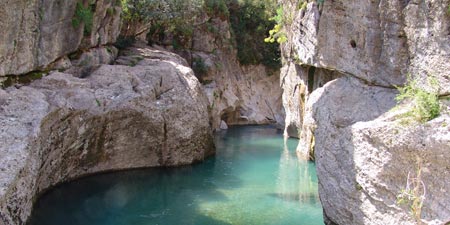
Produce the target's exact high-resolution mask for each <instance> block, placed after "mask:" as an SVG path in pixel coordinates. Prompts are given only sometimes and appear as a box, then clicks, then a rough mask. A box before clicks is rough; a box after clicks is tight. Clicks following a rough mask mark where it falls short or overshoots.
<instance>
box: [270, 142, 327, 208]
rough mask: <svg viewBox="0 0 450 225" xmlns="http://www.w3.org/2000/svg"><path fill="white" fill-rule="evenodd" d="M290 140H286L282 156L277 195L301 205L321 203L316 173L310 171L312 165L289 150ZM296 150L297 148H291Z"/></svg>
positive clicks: (301, 156)
mask: <svg viewBox="0 0 450 225" xmlns="http://www.w3.org/2000/svg"><path fill="white" fill-rule="evenodd" d="M289 141H290V140H289V139H288V138H284V148H283V151H282V153H281V156H280V162H279V169H278V177H277V193H276V195H277V196H278V197H279V198H281V199H283V200H285V201H298V202H299V203H300V204H305V203H306V204H311V203H316V202H318V201H319V195H318V186H317V178H316V176H313V174H315V171H310V170H311V169H312V170H314V168H311V163H310V162H308V160H307V159H306V158H305V157H303V155H302V154H298V153H297V152H296V151H295V150H290V149H289ZM291 149H295V147H291Z"/></svg>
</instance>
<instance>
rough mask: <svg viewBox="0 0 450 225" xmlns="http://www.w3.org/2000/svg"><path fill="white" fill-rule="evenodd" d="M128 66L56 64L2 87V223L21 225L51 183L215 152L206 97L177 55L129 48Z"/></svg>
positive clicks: (193, 159)
mask: <svg viewBox="0 0 450 225" xmlns="http://www.w3.org/2000/svg"><path fill="white" fill-rule="evenodd" d="M132 53H136V54H139V55H138V56H136V55H128V56H122V59H123V60H126V57H129V58H136V57H138V58H140V59H141V60H140V61H139V62H138V63H137V64H136V65H134V66H132V67H131V66H126V65H101V66H99V67H98V68H97V69H96V70H94V71H93V72H92V73H91V74H89V75H88V76H85V77H84V78H77V77H74V76H72V75H71V74H67V73H60V72H53V73H51V74H50V75H48V76H46V77H44V78H43V79H40V80H37V81H34V82H32V83H31V84H30V85H28V86H23V87H20V88H15V87H10V88H7V89H6V90H0V125H1V126H0V142H1V143H2V145H1V146H0V155H1V157H0V224H2V225H3V224H5V225H7V224H24V223H25V221H26V220H27V217H28V216H29V215H30V211H31V207H32V204H33V201H35V200H36V198H37V196H39V195H40V194H41V193H43V191H45V190H46V189H48V188H49V187H51V186H53V185H55V184H58V183H60V182H65V181H69V180H72V179H74V178H77V177H80V176H84V175H88V174H93V173H98V172H105V171H112V170H121V169H129V168H141V167H154V166H179V165H186V164H191V163H194V162H197V161H201V160H203V159H204V158H205V157H207V156H208V155H211V154H213V153H214V144H213V142H212V140H213V139H212V131H211V128H210V125H209V119H208V111H207V107H208V99H207V97H206V95H205V94H204V92H203V90H202V87H201V84H200V83H199V82H198V80H197V78H196V77H195V76H194V74H193V72H192V70H191V69H190V68H189V67H188V65H187V63H186V61H185V60H184V59H182V58H181V57H179V56H177V55H175V54H173V53H168V52H162V51H159V50H154V49H149V48H139V47H135V48H134V49H133V50H130V51H129V54H132Z"/></svg>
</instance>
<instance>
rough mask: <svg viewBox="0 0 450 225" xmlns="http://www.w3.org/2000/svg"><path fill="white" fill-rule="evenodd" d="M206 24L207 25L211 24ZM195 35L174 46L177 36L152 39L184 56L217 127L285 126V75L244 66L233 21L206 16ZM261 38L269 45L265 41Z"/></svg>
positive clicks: (196, 28) (258, 66)
mask: <svg viewBox="0 0 450 225" xmlns="http://www.w3.org/2000/svg"><path fill="white" fill-rule="evenodd" d="M205 21H206V22H205ZM196 23H197V25H196V26H195V27H194V28H193V32H192V37H189V38H187V40H184V42H185V44H184V45H183V46H174V44H173V43H174V35H173V34H170V33H166V34H165V35H164V37H165V38H163V39H162V40H154V39H150V40H149V42H151V43H152V44H153V45H154V46H159V47H161V48H162V49H166V50H171V51H173V52H175V53H177V54H179V55H181V56H182V57H184V58H185V59H186V60H187V61H188V62H189V63H190V64H191V67H192V68H193V69H194V71H195V73H196V76H197V77H198V79H199V80H200V82H201V83H202V84H203V87H204V90H205V92H206V94H207V96H208V99H209V102H210V104H209V107H208V110H209V112H210V116H211V123H212V126H213V128H214V129H219V128H220V125H221V124H222V127H224V126H225V127H226V125H243V124H270V123H277V124H282V123H284V112H283V107H282V101H281V93H282V90H281V87H280V83H279V75H278V74H279V71H277V70H273V69H270V68H268V67H266V66H264V65H262V64H257V65H241V64H240V63H239V61H238V59H237V50H236V47H235V44H233V43H234V42H236V41H239V40H234V38H235V37H233V36H232V35H231V28H230V21H229V18H227V17H212V16H209V15H207V14H206V13H202V14H201V17H200V18H199V19H198V21H197V22H196ZM255 38H259V40H255V41H260V42H263V39H264V37H255Z"/></svg>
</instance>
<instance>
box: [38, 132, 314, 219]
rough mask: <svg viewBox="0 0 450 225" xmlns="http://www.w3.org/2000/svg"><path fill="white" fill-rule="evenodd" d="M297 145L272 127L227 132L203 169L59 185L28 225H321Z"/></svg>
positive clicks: (310, 175) (310, 169)
mask: <svg viewBox="0 0 450 225" xmlns="http://www.w3.org/2000/svg"><path fill="white" fill-rule="evenodd" d="M297 142H298V140H295V139H289V140H285V142H284V143H283V138H282V134H281V133H279V131H277V130H276V129H274V128H273V127H255V126H247V127H231V128H230V129H229V130H228V131H227V132H225V133H219V134H217V136H216V145H217V155H216V157H213V158H209V159H208V160H206V161H205V162H203V163H200V164H196V165H193V166H187V167H180V168H153V169H146V170H136V171H127V172H119V173H111V174H101V175H97V176H92V177H87V178H83V179H80V180H77V181H74V182H71V183H68V184H64V185H61V186H59V187H57V188H55V189H53V190H52V191H50V192H49V193H48V194H46V195H45V196H44V197H42V198H41V199H40V200H39V201H38V203H37V204H36V205H35V208H34V210H33V216H32V220H31V222H30V223H29V225H61V224H64V225H87V224H89V225H130V224H132V225H153V224H169V225H170V224H181V225H225V224H258V225H292V224H296V225H317V224H323V219H322V218H323V217H322V208H321V207H320V204H319V201H318V197H317V184H316V183H317V179H316V174H315V170H314V164H313V163H311V162H308V161H306V160H301V159H299V158H298V157H297V155H296V153H295V150H294V149H295V146H296V145H297ZM283 146H284V147H283ZM280 153H281V156H280Z"/></svg>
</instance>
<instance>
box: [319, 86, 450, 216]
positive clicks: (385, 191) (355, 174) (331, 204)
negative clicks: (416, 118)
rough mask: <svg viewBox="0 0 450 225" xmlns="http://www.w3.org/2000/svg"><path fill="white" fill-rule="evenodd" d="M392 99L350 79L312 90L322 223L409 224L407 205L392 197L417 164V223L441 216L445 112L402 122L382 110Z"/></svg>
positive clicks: (444, 208)
mask: <svg viewBox="0 0 450 225" xmlns="http://www.w3.org/2000/svg"><path fill="white" fill-rule="evenodd" d="M394 96H395V92H393V91H392V90H389V89H384V88H380V87H369V86H366V85H364V84H361V83H360V82H355V81H354V79H352V78H350V79H349V78H341V79H338V80H336V81H333V82H330V83H329V84H327V85H326V86H325V87H324V88H322V89H319V90H318V92H317V93H314V94H313V95H312V98H311V100H312V99H314V101H315V102H314V103H311V104H312V105H313V107H312V108H313V109H312V113H313V117H314V118H315V120H316V126H317V127H316V129H315V131H314V137H315V152H316V153H315V154H316V155H315V156H316V165H317V173H318V177H319V193H320V198H321V202H322V205H323V207H324V213H325V215H326V217H327V219H328V220H329V221H332V222H334V223H336V224H380V225H381V224H415V221H414V219H413V218H412V216H411V210H410V207H409V206H408V205H407V204H406V205H401V204H398V203H397V200H398V199H397V196H398V195H399V194H400V193H401V191H402V189H403V190H404V189H406V188H407V181H408V176H409V177H410V179H409V182H412V178H413V177H415V176H417V171H418V168H420V170H421V174H422V175H421V180H422V181H423V183H424V186H425V190H426V191H425V194H426V195H425V200H424V202H423V207H422V214H421V218H422V220H423V221H422V222H424V223H426V224H443V223H444V222H446V220H448V218H449V216H450V204H449V202H450V198H449V196H448V195H446V194H445V193H446V192H447V191H448V190H447V189H448V187H447V186H448V183H449V182H450V180H449V174H450V168H449V167H448V162H449V161H450V157H449V156H448V154H447V152H448V150H449V149H450V129H449V127H448V125H447V124H448V123H449V120H450V117H449V116H448V115H443V116H442V117H440V118H437V119H435V120H432V121H430V122H428V123H426V124H423V125H417V124H414V125H411V126H404V125H401V124H400V123H399V120H398V119H396V115H398V114H399V111H388V110H389V109H391V108H392V106H393V105H394V104H395V102H394V101H393V98H394ZM344 104H348V105H351V106H352V107H344V108H343V107H342V105H344ZM419 163H420V164H419Z"/></svg>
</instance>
